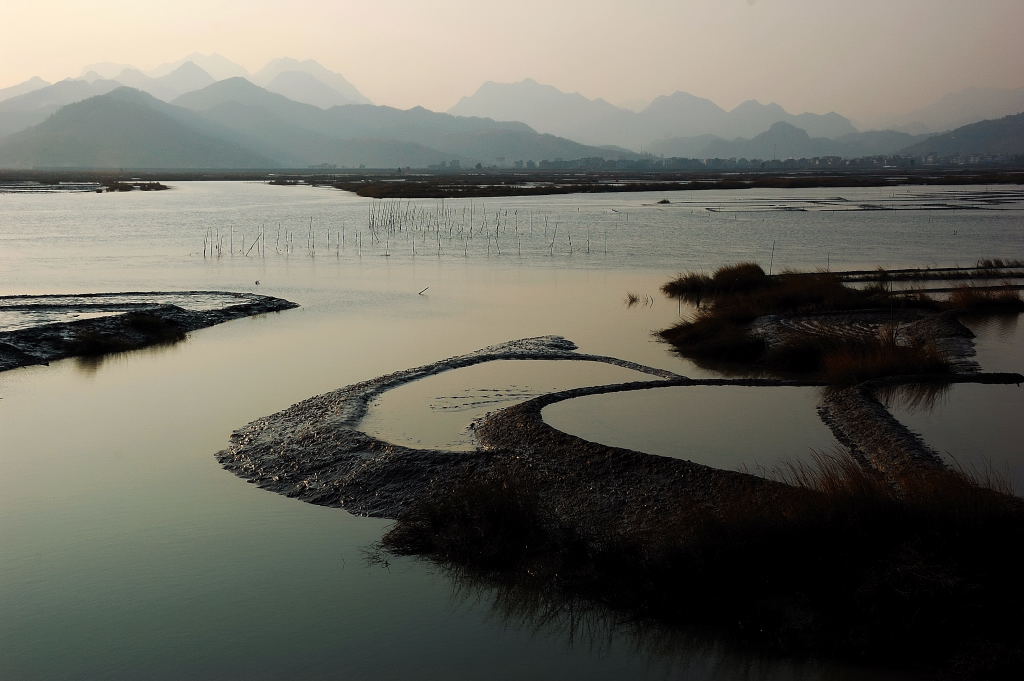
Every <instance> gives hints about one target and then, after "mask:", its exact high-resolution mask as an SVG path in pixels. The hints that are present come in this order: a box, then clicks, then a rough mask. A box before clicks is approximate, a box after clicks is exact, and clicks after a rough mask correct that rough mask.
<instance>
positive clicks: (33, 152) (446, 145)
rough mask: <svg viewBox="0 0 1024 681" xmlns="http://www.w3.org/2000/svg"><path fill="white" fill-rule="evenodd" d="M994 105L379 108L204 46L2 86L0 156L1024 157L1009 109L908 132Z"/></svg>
mask: <svg viewBox="0 0 1024 681" xmlns="http://www.w3.org/2000/svg"><path fill="white" fill-rule="evenodd" d="M991 110H998V111H1000V112H1002V111H1004V110H1005V111H1006V112H1012V113H1014V114H1016V113H1018V112H1019V111H1021V110H1024V88H1021V89H1019V90H971V91H964V92H961V93H953V94H951V95H948V96H947V97H944V98H942V99H941V100H939V101H938V102H936V103H934V104H933V105H930V106H929V107H926V108H925V109H922V110H920V111H917V112H911V113H910V114H907V116H906V117H904V118H905V119H906V120H910V119H911V118H913V119H914V120H915V122H912V123H907V124H906V125H905V126H904V129H903V130H874V131H868V132H858V131H857V129H856V128H855V127H854V126H853V124H852V123H851V122H850V121H849V120H848V119H847V118H845V117H843V116H841V115H839V114H837V113H828V114H812V113H801V114H791V113H789V112H787V111H785V110H784V109H783V108H782V107H780V106H778V105H777V104H762V103H760V102H756V101H753V100H749V101H746V102H744V103H742V104H740V105H739V106H737V107H735V108H734V109H732V110H728V111H727V110H725V109H723V108H721V107H719V106H718V105H717V104H715V103H714V102H712V101H710V100H708V99H703V98H701V97H697V96H695V95H692V94H689V93H685V92H676V93H674V94H672V95H666V96H663V97H658V98H656V99H655V100H653V101H652V102H651V103H650V104H649V105H648V106H646V107H645V108H643V109H642V110H640V111H630V110H627V109H624V108H621V107H617V106H615V105H613V104H610V103H609V102H607V101H605V100H602V99H588V98H586V97H584V96H582V95H580V94H575V93H565V92H562V91H560V90H558V89H557V88H554V87H552V86H550V85H543V84H540V83H537V82H535V81H533V80H524V81H521V82H519V83H510V84H501V83H485V84H484V85H483V86H482V87H481V88H480V89H479V90H478V91H477V92H476V93H475V94H473V95H472V96H469V97H464V98H462V99H461V100H460V101H459V103H458V104H456V105H455V106H454V107H452V108H451V109H450V110H449V112H448V113H436V112H432V111H428V110H426V109H424V108H422V107H415V108H413V109H409V110H400V109H395V108H392V107H385V106H374V105H373V104H371V103H370V101H369V100H368V99H367V98H366V97H365V96H363V95H362V94H361V93H360V92H359V90H358V89H357V88H355V87H354V86H353V85H352V84H351V83H350V82H349V81H348V80H347V79H346V78H345V77H344V76H342V75H341V74H338V73H335V72H332V71H330V70H329V69H327V68H325V67H324V66H322V65H320V64H318V63H317V62H315V61H312V60H305V61H300V60H296V59H290V58H281V59H275V60H273V61H271V62H270V63H268V64H267V65H266V66H265V67H264V68H262V69H261V70H259V71H258V72H256V73H254V74H250V73H248V72H247V71H246V69H244V68H243V67H242V66H240V65H238V64H235V63H234V62H232V61H230V60H228V59H226V58H225V57H222V56H220V55H216V54H210V55H205V54H198V53H197V54H192V55H189V56H188V57H185V58H183V59H180V60H178V61H176V62H169V63H167V64H162V65H161V66H159V67H157V68H155V69H152V70H150V71H147V72H143V71H141V70H139V69H136V68H134V67H131V66H129V65H125V64H115V63H102V64H91V65H89V66H88V67H86V69H85V70H84V71H83V73H82V76H81V77H80V78H77V79H66V80H62V81H60V82H57V83H53V84H50V83H47V82H46V81H44V80H42V79H40V78H32V79H30V80H28V81H26V82H24V83H20V84H18V85H15V86H12V87H8V88H5V89H2V90H0V167H29V166H49V167H85V166H97V167H151V168H171V167H174V168H193V167H194V168H229V167H240V168H250V167H306V166H310V165H323V164H326V165H337V166H338V167H358V166H360V165H365V166H367V167H395V166H415V167H424V166H427V165H436V164H440V163H445V164H452V163H453V162H457V163H459V164H462V165H463V166H465V165H467V164H476V163H482V164H484V165H499V166H511V165H513V163H514V162H515V161H524V162H525V161H530V160H533V161H540V160H543V159H551V160H556V159H575V158H582V157H604V158H618V159H636V158H640V157H641V155H640V154H638V153H636V151H638V150H641V149H642V150H643V151H644V152H647V153H650V154H655V155H662V156H670V157H687V158H747V159H757V158H759V159H766V160H767V159H786V158H800V157H814V156H843V157H861V156H872V155H887V154H895V153H907V154H913V155H927V154H929V153H937V154H940V155H950V154H961V155H963V154H1006V153H1021V151H1020V144H1021V132H1020V123H1019V120H1018V119H1017V118H1015V117H1014V116H1009V117H1007V118H1006V119H1003V120H1000V121H984V123H977V124H976V125H969V126H966V127H965V128H958V129H956V130H953V131H951V132H949V133H946V134H941V135H934V136H932V137H930V138H929V136H928V135H927V134H914V132H915V131H919V130H928V129H931V126H932V125H939V124H941V123H942V122H943V121H953V120H961V119H970V121H969V122H971V123H973V122H974V121H975V120H977V119H975V118H973V117H974V116H977V115H980V114H979V112H982V111H991ZM92 117H100V118H102V120H92ZM946 129H948V128H946ZM175 140H177V141H175ZM97 164H99V165H97Z"/></svg>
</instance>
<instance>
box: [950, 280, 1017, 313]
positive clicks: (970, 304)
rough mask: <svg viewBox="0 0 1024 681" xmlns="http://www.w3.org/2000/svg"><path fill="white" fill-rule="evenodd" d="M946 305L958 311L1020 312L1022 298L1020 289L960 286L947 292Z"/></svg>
mask: <svg viewBox="0 0 1024 681" xmlns="http://www.w3.org/2000/svg"><path fill="white" fill-rule="evenodd" d="M947 302H948V306H949V307H950V308H951V309H953V310H956V311H958V312H968V313H970V312H1002V311H1006V312H1020V311H1021V310H1024V300H1021V297H1020V291H1016V290H1014V289H1012V288H1009V286H1007V287H1006V288H979V287H975V286H961V287H959V288H957V289H956V290H954V291H952V292H951V293H950V294H949V299H948V301H947Z"/></svg>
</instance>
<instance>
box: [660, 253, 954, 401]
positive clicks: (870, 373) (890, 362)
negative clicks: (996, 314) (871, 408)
mask: <svg viewBox="0 0 1024 681" xmlns="http://www.w3.org/2000/svg"><path fill="white" fill-rule="evenodd" d="M690 276H696V277H700V276H703V275H690ZM683 279H685V277H683V278H680V279H677V280H676V282H679V281H681V280H683ZM769 281H770V282H771V283H769V284H763V285H758V286H755V287H753V288H750V287H749V286H741V287H739V288H740V290H741V292H739V293H721V294H715V295H713V296H712V298H711V302H710V304H708V305H705V306H704V307H702V308H701V309H700V310H698V311H697V313H696V314H695V315H694V316H693V317H692V318H691V319H689V320H685V321H682V322H680V323H678V324H676V325H674V326H672V327H670V328H668V329H664V330H662V331H660V332H658V335H659V336H660V337H661V338H662V339H664V340H665V341H667V342H668V343H670V344H672V345H673V346H674V347H675V348H676V350H677V351H678V352H679V353H680V354H682V355H684V356H686V357H690V358H693V359H697V360H699V361H703V362H705V363H711V364H714V363H720V364H722V365H725V366H730V365H736V364H746V365H749V366H750V368H757V369H762V370H766V371H772V372H782V373H804V374H812V375H815V376H818V377H819V378H820V379H822V380H825V381H830V382H835V383H848V382H856V381H859V380H865V379H866V378H875V377H879V376H890V375H894V374H909V373H945V372H946V371H948V370H949V365H948V363H947V361H946V360H945V359H944V358H943V357H942V356H941V354H940V353H939V352H938V350H936V349H935V347H934V346H932V345H929V344H914V345H905V344H899V343H897V342H896V339H895V335H894V334H890V335H889V336H887V337H886V336H884V335H880V336H879V337H878V338H865V337H853V338H851V337H849V336H845V335H842V334H840V333H835V334H828V333H825V332H822V333H821V334H815V335H809V334H796V333H794V334H790V335H789V336H788V337H787V338H785V339H784V340H783V341H781V342H779V343H775V344H774V345H772V346H771V347H769V346H768V344H767V343H766V342H765V341H764V340H763V339H761V338H759V337H757V336H754V335H752V334H751V333H750V329H749V325H750V323H751V322H752V321H753V320H754V319H756V318H757V317H760V316H762V315H780V316H795V315H806V314H814V313H827V312H841V311H849V310H858V309H865V308H873V307H875V308H877V307H879V306H883V305H884V306H887V307H891V306H894V305H911V306H915V307H922V306H928V307H930V306H933V305H934V303H933V302H932V301H931V300H930V299H927V298H920V297H918V298H914V299H910V300H894V299H893V298H891V297H890V296H889V295H888V293H887V291H885V290H884V287H868V288H865V289H855V288H850V287H848V286H845V285H844V284H843V282H842V281H841V280H840V278H839V277H838V276H836V275H834V274H830V273H827V272H815V273H796V272H787V273H783V274H780V275H777V276H774V277H771V278H770V279H769Z"/></svg>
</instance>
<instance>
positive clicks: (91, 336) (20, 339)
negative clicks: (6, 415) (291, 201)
mask: <svg viewBox="0 0 1024 681" xmlns="http://www.w3.org/2000/svg"><path fill="white" fill-rule="evenodd" d="M211 295H213V296H227V297H231V298H235V299H237V300H239V301H240V302H238V303H235V304H233V305H228V306H226V307H221V308H217V309H212V310H187V309H185V308H183V307H180V306H178V305H173V304H166V303H161V302H159V298H160V297H161V296H163V297H164V298H167V297H172V298H180V297H182V296H185V297H193V296H196V297H198V296H211ZM118 297H121V298H126V297H129V298H146V297H152V298H154V299H155V301H154V302H151V303H147V302H138V301H135V302H124V301H121V302H117V301H114V302H108V303H103V302H101V301H102V299H103V298H118ZM37 301H38V302H37ZM48 301H54V302H48ZM77 301H81V302H77ZM97 301H100V302H97ZM298 306H299V305H298V303H293V302H291V301H289V300H284V299H283V298H274V297H272V296H262V295H257V294H254V293H232V292H228V291H147V292H137V291H132V292H118V293H82V294H45V295H14V296H0V312H3V311H4V310H8V311H14V312H29V311H32V312H65V313H68V312H71V311H87V312H88V311H92V312H99V313H106V312H109V313H112V314H111V316H104V317H95V318H89V319H78V320H72V321H60V322H53V323H49V324H40V325H36V326H31V327H28V328H23V329H15V330H12V331H0V371H8V370H10V369H17V368H19V367H24V366H33V365H46V364H49V363H50V362H53V361H56V360H60V359H66V358H69V357H82V356H102V355H105V354H110V353H114V352H124V351H128V350H135V349H138V348H144V347H148V346H153V345H161V344H172V343H176V342H179V341H181V340H184V338H185V336H186V334H187V333H188V332H190V331H196V330H198V329H203V328H207V327H210V326H214V325H216V324H221V323H223V322H227V321H231V320H232V319H240V318H242V317H251V316H254V315H258V314H265V313H268V312H280V311H283V310H289V309H292V308H295V307H298Z"/></svg>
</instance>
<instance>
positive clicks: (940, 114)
mask: <svg viewBox="0 0 1024 681" xmlns="http://www.w3.org/2000/svg"><path fill="white" fill-rule="evenodd" d="M1022 111H1024V87H1021V88H1014V89H1005V88H967V89H966V90H960V91H959V92H951V93H949V94H947V95H944V96H943V97H941V98H939V99H937V100H936V101H934V102H932V103H931V104H929V105H928V106H925V107H922V108H920V109H916V110H914V111H911V112H909V113H905V114H900V115H898V116H888V117H881V118H877V119H875V120H874V121H871V123H872V124H873V125H874V126H876V127H886V128H892V129H894V130H903V131H906V132H912V133H921V132H942V131H945V130H952V129H953V128H959V127H960V126H962V125H967V124H968V123H975V122H977V121H981V120H990V119H993V118H1000V117H1002V116H1008V115H1010V114H1016V113H1020V112H1022Z"/></svg>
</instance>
